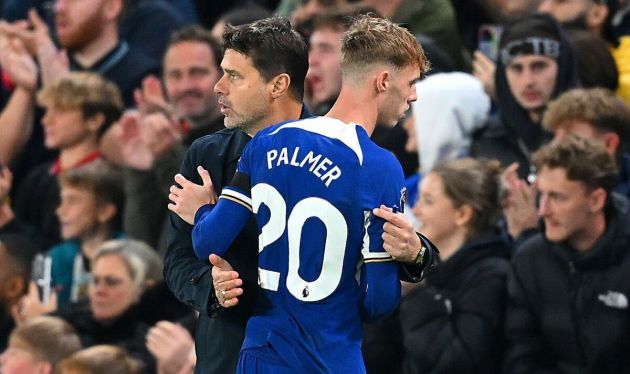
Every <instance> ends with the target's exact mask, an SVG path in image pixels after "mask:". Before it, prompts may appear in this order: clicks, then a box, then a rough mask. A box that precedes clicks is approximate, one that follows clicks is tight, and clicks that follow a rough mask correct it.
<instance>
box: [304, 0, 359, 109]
mask: <svg viewBox="0 0 630 374" xmlns="http://www.w3.org/2000/svg"><path fill="white" fill-rule="evenodd" d="M369 11H370V8H367V7H365V6H351V5H345V6H336V7H331V8H327V9H326V10H325V11H323V12H322V13H320V14H318V15H316V16H315V17H314V19H313V30H312V32H311V34H310V38H309V51H308V72H307V73H306V82H307V86H306V90H305V93H304V103H305V104H306V105H307V106H308V107H309V109H311V111H312V112H313V114H316V115H324V114H326V113H327V112H328V110H330V108H331V107H332V105H333V104H334V102H335V100H337V97H338V96H339V91H340V90H341V64H340V63H339V60H340V58H341V37H342V36H343V33H344V32H346V30H348V28H349V27H350V24H351V23H352V16H355V15H358V14H362V13H368V12H369Z"/></svg>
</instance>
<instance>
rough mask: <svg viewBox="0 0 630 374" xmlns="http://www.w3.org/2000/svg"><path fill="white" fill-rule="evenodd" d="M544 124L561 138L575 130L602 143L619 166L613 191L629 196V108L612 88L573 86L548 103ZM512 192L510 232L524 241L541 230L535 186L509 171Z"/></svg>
mask: <svg viewBox="0 0 630 374" xmlns="http://www.w3.org/2000/svg"><path fill="white" fill-rule="evenodd" d="M543 125H544V126H545V128H546V129H547V130H549V131H550V132H552V133H553V134H554V141H556V142H558V141H560V140H561V139H562V138H564V137H565V136H567V135H570V134H573V135H577V136H582V137H585V138H588V139H590V140H592V141H595V142H597V143H600V144H602V145H603V146H604V147H605V148H606V151H607V152H608V154H610V155H611V156H613V157H614V158H615V160H616V162H617V166H618V180H617V185H616V186H615V188H614V192H617V193H620V194H622V195H625V196H626V197H628V198H630V156H629V155H628V150H627V146H628V139H629V136H630V109H629V108H628V106H627V104H626V103H625V102H624V101H623V100H622V99H621V98H619V97H618V96H616V95H615V94H614V93H613V92H611V91H609V90H606V89H601V88H600V89H573V90H569V91H567V92H565V93H564V94H562V95H561V96H560V97H558V98H557V99H556V100H554V101H552V102H551V103H549V107H548V108H547V111H546V112H545V115H544V117H543ZM506 182H508V188H509V189H510V190H511V191H513V192H511V193H510V194H509V199H508V201H507V202H506V205H505V209H504V213H505V216H506V220H507V226H508V232H509V233H510V235H511V236H512V237H513V238H514V239H515V240H516V241H517V242H522V241H524V240H525V239H526V238H527V237H529V236H530V235H532V234H533V233H535V232H536V231H537V230H538V216H537V215H536V190H535V186H527V185H526V184H523V183H521V182H519V181H518V180H516V176H515V175H513V174H512V175H510V174H509V173H507V175H506Z"/></svg>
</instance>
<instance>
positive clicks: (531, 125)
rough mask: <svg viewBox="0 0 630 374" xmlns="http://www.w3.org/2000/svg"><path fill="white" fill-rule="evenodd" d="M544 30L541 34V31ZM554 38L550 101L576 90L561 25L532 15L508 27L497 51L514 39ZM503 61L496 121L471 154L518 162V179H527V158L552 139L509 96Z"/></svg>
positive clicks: (570, 54)
mask: <svg viewBox="0 0 630 374" xmlns="http://www.w3.org/2000/svg"><path fill="white" fill-rule="evenodd" d="M543 29H544V30H543ZM543 32H544V33H552V34H555V39H557V40H558V41H559V43H560V53H559V56H558V58H557V59H556V62H557V63H558V75H557V77H556V84H555V87H554V89H553V93H552V95H551V98H550V100H551V99H554V98H556V97H557V96H558V95H560V94H561V93H563V92H564V91H566V90H568V89H571V88H574V87H576V86H577V83H578V80H577V72H576V68H575V61H574V58H573V52H572V50H571V45H570V43H569V40H568V38H567V36H566V35H565V33H564V31H563V30H562V29H561V27H560V25H559V24H558V23H557V22H556V21H554V20H553V19H552V18H551V17H550V16H548V15H544V14H534V15H531V16H528V17H525V18H521V19H519V20H516V21H514V22H512V23H510V24H508V25H507V26H506V28H505V31H504V32H503V35H502V37H501V43H500V49H503V48H504V47H505V46H506V44H507V43H508V42H509V41H510V40H514V39H515V38H527V37H530V36H531V37H536V36H538V35H539V34H540V33H543ZM505 70H506V66H505V65H504V63H503V61H502V59H499V61H497V67H496V74H495V87H496V96H497V109H498V118H497V119H494V120H492V121H489V122H488V124H487V126H485V127H484V128H483V129H482V130H480V131H478V132H476V133H475V134H474V140H473V144H472V147H471V154H472V156H474V157H486V158H491V159H498V160H499V161H501V163H502V164H503V165H505V166H507V165H509V164H511V163H513V162H518V163H519V165H520V167H519V176H520V177H521V178H526V177H527V175H528V174H529V173H530V171H531V170H530V167H531V162H530V154H531V153H532V152H534V151H536V150H537V149H538V148H539V147H540V146H541V145H542V144H543V143H545V142H546V141H547V140H549V139H550V138H551V134H550V133H548V132H546V131H545V130H544V129H543V127H542V126H541V125H540V123H536V122H534V121H532V120H531V118H530V116H529V112H528V111H527V110H526V109H524V108H523V107H522V106H521V105H520V104H519V103H518V102H517V101H516V98H515V97H514V96H513V95H512V92H511V91H510V87H509V85H508V81H507V77H506V74H505Z"/></svg>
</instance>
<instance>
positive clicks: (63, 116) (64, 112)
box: [42, 106, 98, 149]
mask: <svg viewBox="0 0 630 374" xmlns="http://www.w3.org/2000/svg"><path fill="white" fill-rule="evenodd" d="M42 126H43V127H44V144H45V145H46V148H49V149H65V148H71V147H73V146H76V145H77V144H80V143H82V142H84V141H85V140H86V139H87V138H88V137H90V136H92V135H94V134H95V133H96V131H97V130H98V128H95V127H94V123H93V121H89V120H85V119H84V118H83V113H81V110H79V109H60V108H56V107H55V106H49V107H48V108H46V114H44V117H43V118H42Z"/></svg>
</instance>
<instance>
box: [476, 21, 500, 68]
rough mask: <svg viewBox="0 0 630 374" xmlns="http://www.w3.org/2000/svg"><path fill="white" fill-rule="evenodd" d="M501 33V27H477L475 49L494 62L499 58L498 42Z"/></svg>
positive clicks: (486, 25)
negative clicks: (477, 35)
mask: <svg viewBox="0 0 630 374" xmlns="http://www.w3.org/2000/svg"><path fill="white" fill-rule="evenodd" d="M502 32H503V27H501V26H498V25H489V24H485V25H481V26H479V37H478V44H477V49H478V50H479V51H481V53H483V54H484V55H486V56H487V57H488V58H489V59H491V60H492V61H495V62H496V61H497V58H498V57H499V41H500V39H501V33H502Z"/></svg>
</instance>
